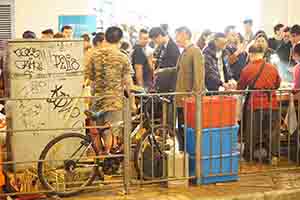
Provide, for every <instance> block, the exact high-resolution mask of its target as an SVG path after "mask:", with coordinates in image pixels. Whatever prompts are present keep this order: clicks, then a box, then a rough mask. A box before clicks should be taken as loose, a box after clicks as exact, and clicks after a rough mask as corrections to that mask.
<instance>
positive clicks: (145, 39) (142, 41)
mask: <svg viewBox="0 0 300 200" xmlns="http://www.w3.org/2000/svg"><path fill="white" fill-rule="evenodd" d="M148 43H149V33H148V31H147V30H146V29H141V30H140V34H139V45H141V46H142V47H145V46H147V44H148Z"/></svg>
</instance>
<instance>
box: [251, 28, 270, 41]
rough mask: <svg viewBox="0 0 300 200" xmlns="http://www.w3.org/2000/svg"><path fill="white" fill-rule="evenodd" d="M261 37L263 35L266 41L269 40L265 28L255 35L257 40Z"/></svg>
mask: <svg viewBox="0 0 300 200" xmlns="http://www.w3.org/2000/svg"><path fill="white" fill-rule="evenodd" d="M260 37H263V38H265V40H266V41H268V36H267V34H266V32H265V31H263V30H260V31H257V32H256V34H255V36H254V38H255V40H256V39H258V38H260Z"/></svg>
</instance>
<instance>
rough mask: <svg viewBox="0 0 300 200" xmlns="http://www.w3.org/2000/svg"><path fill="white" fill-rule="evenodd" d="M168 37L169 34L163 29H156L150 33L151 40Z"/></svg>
mask: <svg viewBox="0 0 300 200" xmlns="http://www.w3.org/2000/svg"><path fill="white" fill-rule="evenodd" d="M160 35H161V36H166V35H167V34H166V33H165V32H164V31H163V29H162V28H161V27H154V28H152V29H151V30H150V32H149V37H150V38H151V39H155V38H157V37H158V36H160Z"/></svg>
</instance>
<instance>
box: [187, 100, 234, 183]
mask: <svg viewBox="0 0 300 200" xmlns="http://www.w3.org/2000/svg"><path fill="white" fill-rule="evenodd" d="M236 104H237V99H236V98H235V97H231V96H205V97H203V98H202V115H201V119H202V142H201V156H202V159H201V167H202V168H201V169H202V171H201V174H202V180H201V182H202V184H209V183H218V182H228V181H235V180H238V169H239V167H238V166H239V157H240V152H239V148H238V130H239V126H238V125H237V121H236ZM195 105H196V104H195V99H194V98H190V99H187V100H186V101H185V109H186V113H187V133H186V134H187V135H186V140H187V142H186V145H187V148H186V149H187V152H188V153H189V175H190V176H195V169H196V167H195V166H196V165H195V164H196V163H195V144H196V141H195V140H196V137H195V113H196V106H195Z"/></svg>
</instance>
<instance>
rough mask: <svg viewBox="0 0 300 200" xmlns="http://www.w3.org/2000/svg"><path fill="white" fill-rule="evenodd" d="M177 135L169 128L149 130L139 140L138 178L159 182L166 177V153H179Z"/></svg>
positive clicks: (135, 159) (136, 154)
mask: <svg viewBox="0 0 300 200" xmlns="http://www.w3.org/2000/svg"><path fill="white" fill-rule="evenodd" d="M178 149H179V144H178V139H177V137H176V134H174V133H173V131H172V130H171V129H169V128H167V127H161V126H160V127H156V128H155V129H154V130H153V132H152V130H148V131H147V132H146V133H145V134H144V135H143V136H142V137H141V139H140V140H139V142H138V144H137V147H136V149H135V154H134V165H135V169H136V172H137V175H138V178H141V179H145V180H157V179H161V178H163V177H164V176H166V173H165V172H166V159H167V155H166V152H167V151H169V152H174V151H176V152H177V151H178Z"/></svg>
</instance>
